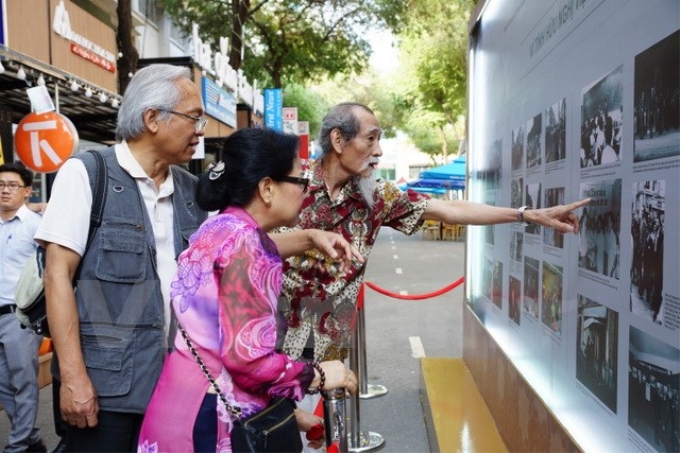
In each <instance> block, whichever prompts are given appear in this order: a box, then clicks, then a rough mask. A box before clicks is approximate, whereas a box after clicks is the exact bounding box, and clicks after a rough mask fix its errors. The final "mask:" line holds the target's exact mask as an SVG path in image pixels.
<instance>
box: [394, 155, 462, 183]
mask: <svg viewBox="0 0 680 453" xmlns="http://www.w3.org/2000/svg"><path fill="white" fill-rule="evenodd" d="M465 170H466V168H465V156H461V157H459V158H457V159H456V160H454V161H453V162H450V163H448V164H446V165H442V166H441V167H435V168H430V169H429V170H425V171H421V172H420V177H419V178H418V179H417V180H415V181H411V182H409V183H406V186H407V187H408V188H409V189H416V190H417V189H439V190H455V189H465Z"/></svg>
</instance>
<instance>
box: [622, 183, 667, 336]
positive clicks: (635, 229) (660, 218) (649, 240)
mask: <svg viewBox="0 0 680 453" xmlns="http://www.w3.org/2000/svg"><path fill="white" fill-rule="evenodd" d="M632 216H633V218H632V221H631V226H630V230H631V231H630V235H631V240H632V244H633V259H632V260H631V265H630V311H631V312H632V313H635V314H636V315H638V316H641V317H643V318H645V319H650V320H652V321H653V322H655V323H657V324H660V325H663V319H664V316H663V311H664V304H663V253H664V232H665V219H666V181H664V180H659V181H640V182H634V183H633V206H632Z"/></svg>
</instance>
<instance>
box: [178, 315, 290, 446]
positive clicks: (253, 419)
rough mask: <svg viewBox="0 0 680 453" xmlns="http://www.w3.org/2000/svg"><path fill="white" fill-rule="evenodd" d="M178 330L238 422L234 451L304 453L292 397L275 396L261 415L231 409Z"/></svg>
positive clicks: (232, 442) (185, 339) (189, 344)
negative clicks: (290, 398) (243, 416)
mask: <svg viewBox="0 0 680 453" xmlns="http://www.w3.org/2000/svg"><path fill="white" fill-rule="evenodd" d="M178 329H179V331H180V333H181V334H182V337H183V338H184V341H185V342H186V344H187V346H188V347H189V351H191V354H192V355H193V356H194V359H196V362H198V365H199V366H200V367H201V371H203V374H205V377H206V378H207V379H208V382H210V385H212V387H213V389H215V391H216V392H217V396H218V397H219V398H220V401H222V404H224V407H225V408H226V409H227V410H228V411H229V413H230V414H231V416H232V419H233V421H234V425H233V428H232V431H231V448H232V452H234V453H300V452H301V451H302V438H301V437H300V429H299V428H298V425H297V420H296V419H295V403H294V402H293V401H292V400H289V399H288V398H281V397H275V398H272V400H271V401H270V402H269V405H268V406H267V407H266V408H264V409H263V410H261V411H260V412H258V413H256V414H253V415H251V416H250V417H247V418H241V417H242V412H241V408H240V407H234V406H231V405H230V404H229V403H227V399H226V398H225V397H224V394H222V390H221V389H220V387H219V386H218V385H217V382H216V381H215V379H214V378H213V377H212V375H211V374H210V372H209V371H208V367H207V366H206V365H205V363H204V362H203V360H202V359H201V357H200V356H199V355H198V352H197V351H196V349H195V348H194V346H193V344H192V343H191V340H189V336H188V335H187V333H186V331H185V330H184V329H183V328H182V326H179V325H178Z"/></svg>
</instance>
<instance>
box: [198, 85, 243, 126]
mask: <svg viewBox="0 0 680 453" xmlns="http://www.w3.org/2000/svg"><path fill="white" fill-rule="evenodd" d="M201 85H202V88H203V93H202V94H203V100H204V102H205V113H207V114H208V115H210V116H212V117H213V118H215V119H217V120H220V121H221V122H223V123H224V124H227V125H229V126H231V127H233V128H235V127H236V99H235V98H234V95H233V94H231V93H229V92H228V91H227V90H225V89H224V88H220V87H219V85H217V84H216V83H215V82H213V81H212V80H210V79H208V78H207V77H203V83H202V84H201Z"/></svg>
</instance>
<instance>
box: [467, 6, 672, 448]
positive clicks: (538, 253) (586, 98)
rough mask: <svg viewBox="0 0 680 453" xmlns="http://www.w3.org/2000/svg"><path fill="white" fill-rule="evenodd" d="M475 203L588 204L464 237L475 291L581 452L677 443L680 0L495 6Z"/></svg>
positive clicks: (480, 63) (487, 38)
mask: <svg viewBox="0 0 680 453" xmlns="http://www.w3.org/2000/svg"><path fill="white" fill-rule="evenodd" d="M469 114H470V117H469V133H470V151H469V157H468V171H469V175H470V181H469V184H468V194H469V197H470V199H471V200H472V201H479V202H485V203H490V204H493V205H498V206H513V207H519V206H522V205H529V206H533V207H535V208H538V207H541V208H544V207H549V206H554V205H557V204H564V203H568V202H570V201H574V200H577V199H580V198H586V197H590V198H592V202H591V204H590V205H589V206H588V207H587V208H584V209H582V210H581V211H579V215H580V217H581V226H580V230H581V231H580V233H579V234H578V235H561V234H558V233H556V232H554V231H553V230H550V229H545V228H542V227H538V226H535V225H532V226H529V227H527V228H524V227H523V226H522V225H519V224H516V225H503V226H491V227H472V228H470V229H469V230H468V240H469V243H468V248H467V251H468V269H467V282H468V283H467V299H468V303H469V304H471V306H472V308H473V310H474V311H475V313H476V314H477V315H478V316H479V318H480V319H481V320H482V322H483V323H484V325H485V327H486V328H487V330H488V331H489V332H490V334H491V335H492V336H493V337H494V338H495V339H496V341H497V343H498V344H499V346H500V347H501V348H503V350H504V351H505V353H506V354H507V355H508V356H509V357H510V359H511V360H512V361H513V363H514V364H515V365H516V366H517V368H518V369H519V370H520V372H521V373H522V374H523V375H524V376H525V377H526V379H527V380H528V382H529V383H530V384H531V385H532V386H533V387H534V389H535V390H536V392H537V393H538V394H539V395H540V396H541V398H542V399H543V400H544V401H545V402H546V404H547V405H548V407H549V408H550V409H551V410H552V411H553V413H554V414H555V415H556V417H557V418H558V419H559V420H560V422H561V423H562V424H563V426H564V427H565V429H566V430H567V431H568V432H569V434H570V435H571V436H572V437H573V438H574V440H575V441H576V442H577V443H578V444H579V446H581V448H583V450H585V451H592V452H602V451H680V405H679V404H678V398H679V390H680V258H679V256H680V233H679V232H680V2H678V1H677V0H556V1H547V0H546V1H536V0H488V1H487V2H486V4H485V7H484V9H483V10H482V13H481V15H480V17H479V19H478V21H477V23H476V25H475V27H474V28H473V29H472V31H471V41H470V112H469Z"/></svg>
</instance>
